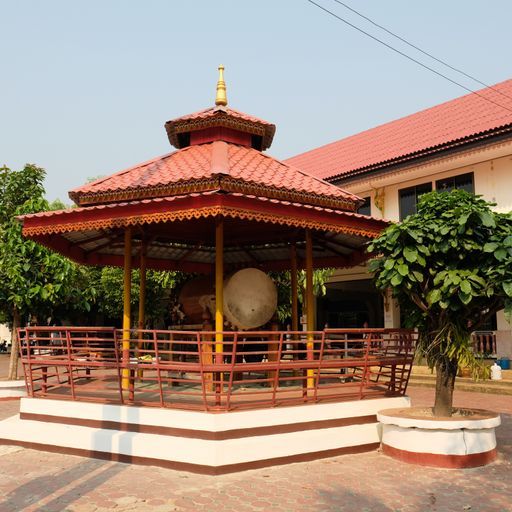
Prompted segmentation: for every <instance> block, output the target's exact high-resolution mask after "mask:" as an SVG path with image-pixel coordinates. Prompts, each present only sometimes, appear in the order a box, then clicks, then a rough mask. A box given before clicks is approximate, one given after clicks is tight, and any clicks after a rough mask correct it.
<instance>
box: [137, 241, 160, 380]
mask: <svg viewBox="0 0 512 512" xmlns="http://www.w3.org/2000/svg"><path fill="white" fill-rule="evenodd" d="M139 274H140V281H139V318H138V327H139V332H138V335H137V338H138V339H137V347H136V349H135V356H136V357H137V358H138V357H139V349H140V347H141V346H142V348H143V349H144V342H143V339H144V333H143V332H142V331H143V330H144V328H145V326H146V241H145V240H144V238H143V239H142V241H141V246H140V254H139ZM157 362H158V361H157ZM143 376H144V373H143V370H138V371H137V377H138V378H139V379H142V377H143Z"/></svg>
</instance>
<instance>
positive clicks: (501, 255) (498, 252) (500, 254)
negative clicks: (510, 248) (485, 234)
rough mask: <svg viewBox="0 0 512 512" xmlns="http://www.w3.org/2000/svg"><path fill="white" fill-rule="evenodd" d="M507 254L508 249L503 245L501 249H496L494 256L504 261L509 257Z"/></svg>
mask: <svg viewBox="0 0 512 512" xmlns="http://www.w3.org/2000/svg"><path fill="white" fill-rule="evenodd" d="M507 254H508V253H507V251H506V250H505V249H503V247H500V248H499V249H497V250H496V251H494V257H495V258H496V259H497V260H498V261H503V260H504V259H505V258H506V257H507Z"/></svg>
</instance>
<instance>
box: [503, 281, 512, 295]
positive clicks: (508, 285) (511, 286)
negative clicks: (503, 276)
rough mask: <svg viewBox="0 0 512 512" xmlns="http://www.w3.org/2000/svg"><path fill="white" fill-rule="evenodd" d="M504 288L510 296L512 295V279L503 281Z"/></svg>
mask: <svg viewBox="0 0 512 512" xmlns="http://www.w3.org/2000/svg"><path fill="white" fill-rule="evenodd" d="M503 290H504V292H505V293H506V294H507V295H508V296H509V297H512V281H505V282H504V283H503Z"/></svg>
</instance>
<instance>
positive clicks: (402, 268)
mask: <svg viewBox="0 0 512 512" xmlns="http://www.w3.org/2000/svg"><path fill="white" fill-rule="evenodd" d="M397 270H398V272H399V273H400V274H401V275H402V276H404V277H405V276H406V275H407V274H408V273H409V267H408V266H407V265H406V264H405V263H404V264H402V265H398V268H397Z"/></svg>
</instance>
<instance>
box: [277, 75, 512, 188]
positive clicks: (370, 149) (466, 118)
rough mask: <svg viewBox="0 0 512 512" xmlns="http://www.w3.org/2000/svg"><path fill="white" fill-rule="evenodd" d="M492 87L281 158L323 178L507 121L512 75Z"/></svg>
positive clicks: (511, 100)
mask: <svg viewBox="0 0 512 512" xmlns="http://www.w3.org/2000/svg"><path fill="white" fill-rule="evenodd" d="M493 89H494V90H493ZM493 89H489V88H487V89H482V90H480V91H478V95H477V94H467V95H465V96H462V97H460V98H457V99H455V100H452V101H448V102H446V103H442V104H440V105H436V106H435V107H432V108H429V109H426V110H423V111H421V112H417V113H415V114H412V115H409V116H407V117H403V118H401V119H398V120H396V121H391V122H390V123H386V124H383V125H381V126H377V127H376V128H372V129H370V130H366V131H364V132H361V133H358V134H356V135H352V136H351V137H347V138H345V139H342V140H339V141H337V142H332V143H330V144H327V145H325V146H321V147H319V148H316V149H313V150H311V151H308V152H306V153H302V154H300V155H297V156H294V157H292V158H288V159H287V160H285V162H286V163H288V164H290V165H294V166H296V167H300V168H301V169H304V170H306V171H308V172H309V173H311V174H313V175H315V176H318V177H320V178H323V179H328V178H335V177H338V176H339V177H340V178H344V177H348V176H349V175H355V174H358V173H360V172H364V170H365V169H368V168H372V167H373V166H377V165H379V164H385V163H392V162H394V161H395V160H399V159H402V158H405V157H410V156H413V155H421V154H422V152H426V151H432V150H436V149H442V148H443V147H445V146H447V145H450V144H453V143H457V142H464V141H466V140H471V139H472V138H474V137H476V136H483V135H485V134H486V133H491V132H493V131H495V130H497V129H500V128H503V127H507V126H508V127H510V126H511V125H512V80H506V81H505V82H501V83H499V84H497V85H494V86H493ZM481 96H484V97H485V98H488V99H489V100H491V101H492V102H495V103H497V104H499V105H503V106H504V107H506V108H503V107H501V106H499V105H497V104H495V103H492V102H491V101H487V100H486V99H484V98H482V97H481ZM507 109H508V110H507Z"/></svg>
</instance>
